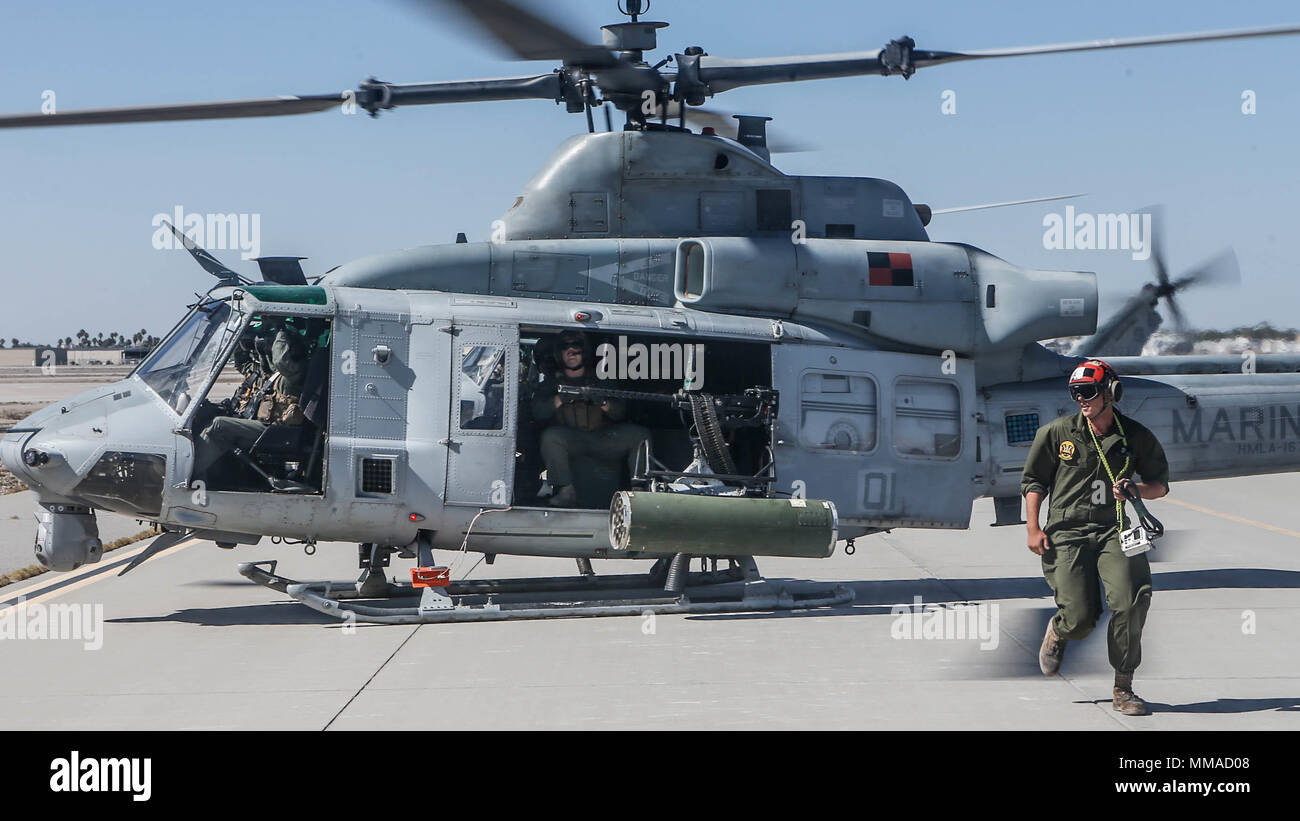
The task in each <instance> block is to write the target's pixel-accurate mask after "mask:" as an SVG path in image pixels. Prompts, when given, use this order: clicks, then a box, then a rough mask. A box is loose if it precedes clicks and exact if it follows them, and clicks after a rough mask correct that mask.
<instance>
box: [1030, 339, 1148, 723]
mask: <svg viewBox="0 0 1300 821" xmlns="http://www.w3.org/2000/svg"><path fill="white" fill-rule="evenodd" d="M1069 389H1070V395H1071V396H1072V397H1073V398H1074V399H1075V401H1076V402H1078V403H1079V413H1077V414H1070V415H1066V416H1062V417H1060V418H1058V419H1056V420H1054V421H1052V422H1050V423H1048V424H1046V425H1044V426H1043V427H1041V428H1039V429H1038V433H1037V434H1036V435H1035V436H1034V443H1033V445H1032V446H1031V447H1030V449H1029V456H1028V458H1027V459H1026V461H1025V471H1024V476H1023V478H1022V479H1021V485H1020V490H1021V493H1022V494H1023V495H1024V497H1025V508H1026V516H1025V518H1026V520H1027V525H1028V542H1029V550H1030V551H1031V552H1033V553H1035V554H1037V555H1038V556H1040V557H1042V567H1043V575H1044V576H1045V577H1046V579H1047V583H1048V584H1049V585H1050V586H1051V588H1052V591H1053V593H1055V595H1056V607H1057V611H1056V614H1055V615H1054V616H1053V617H1052V619H1051V621H1050V622H1048V624H1047V631H1046V633H1045V634H1044V636H1043V644H1042V648H1041V649H1040V651H1039V666H1040V667H1041V669H1042V671H1043V673H1044V674H1045V675H1053V674H1054V673H1056V671H1057V670H1058V669H1059V668H1060V665H1061V659H1062V658H1063V657H1064V655H1065V647H1066V643H1067V642H1070V641H1077V640H1079V639H1082V638H1084V637H1085V636H1087V635H1088V634H1089V633H1091V632H1092V629H1093V627H1095V626H1096V624H1097V620H1098V619H1099V618H1100V616H1101V589H1100V586H1101V585H1104V586H1105V593H1106V604H1107V605H1108V606H1109V607H1110V610H1111V618H1110V626H1109V628H1108V631H1107V649H1108V652H1109V656H1110V664H1111V666H1112V667H1114V668H1115V688H1114V691H1113V693H1112V704H1113V707H1114V709H1116V710H1118V711H1120V712H1122V713H1124V714H1125V715H1146V714H1147V713H1148V712H1149V711H1148V709H1147V706H1146V703H1145V702H1144V701H1142V699H1140V698H1138V697H1137V696H1136V695H1135V694H1134V693H1133V672H1134V671H1135V670H1136V669H1137V667H1138V665H1139V664H1140V663H1141V662H1142V628H1143V626H1144V625H1145V624H1146V618H1147V611H1148V609H1149V608H1150V606H1151V567H1150V565H1149V563H1148V561H1147V557H1146V555H1145V554H1141V555H1137V556H1132V557H1129V556H1125V555H1124V553H1123V551H1122V550H1121V548H1120V533H1121V532H1122V531H1123V530H1124V529H1125V523H1124V503H1123V501H1122V491H1121V488H1122V486H1124V485H1131V486H1132V487H1131V488H1129V489H1130V490H1134V491H1136V492H1137V493H1138V494H1139V495H1140V496H1141V497H1142V498H1143V499H1159V498H1160V497H1162V496H1164V495H1165V494H1167V493H1168V492H1169V463H1168V461H1167V460H1166V459H1165V453H1164V450H1163V448H1161V446H1160V442H1159V441H1157V440H1156V437H1155V435H1154V434H1152V433H1151V431H1150V430H1148V429H1147V428H1146V427H1144V426H1143V425H1141V424H1139V423H1138V422H1137V421H1135V420H1133V419H1131V418H1129V417H1127V416H1124V415H1123V414H1121V413H1120V412H1119V411H1118V410H1117V409H1116V408H1115V403H1116V402H1118V401H1119V400H1120V398H1121V397H1122V395H1123V386H1122V385H1121V384H1120V382H1119V377H1118V376H1117V375H1116V373H1115V371H1114V369H1113V368H1111V366H1110V365H1108V364H1107V363H1105V362H1102V361H1101V360H1096V359H1094V360H1089V361H1087V362H1085V363H1083V364H1082V365H1080V366H1079V367H1078V368H1076V369H1075V371H1074V373H1073V374H1072V375H1071V376H1070V383H1069ZM1135 474H1136V475H1139V476H1141V478H1142V481H1141V482H1134V481H1133V479H1132V477H1133V476H1134V475H1135ZM1049 494H1050V502H1049V504H1048V510H1047V522H1046V524H1044V525H1043V526H1042V527H1040V526H1039V510H1040V507H1041V506H1042V501H1043V498H1044V497H1045V496H1048V495H1049ZM1099 582H1100V584H1099Z"/></svg>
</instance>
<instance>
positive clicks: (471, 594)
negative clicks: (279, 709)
mask: <svg viewBox="0 0 1300 821" xmlns="http://www.w3.org/2000/svg"><path fill="white" fill-rule="evenodd" d="M684 559H686V557H684V556H682V557H674V558H673V559H672V560H669V559H661V560H660V561H658V562H656V563H655V565H654V567H653V568H652V569H651V571H650V573H649V574H641V573H636V574H624V575H615V576H594V575H580V576H555V577H547V578H537V579H481V580H462V581H455V582H452V583H451V584H450V585H449V586H447V587H426V588H415V587H412V586H411V585H409V584H393V583H386V584H385V588H384V589H382V590H381V589H380V588H379V585H377V584H376V583H375V579H374V578H373V577H370V578H365V577H363V580H362V581H358V582H299V581H295V580H294V579H290V578H287V577H285V576H280V575H278V574H276V572H275V569H276V562H275V561H264V562H245V563H242V564H240V565H239V573H240V575H242V576H243V577H244V578H246V579H248V580H249V581H253V582H256V583H257V584H260V585H262V586H264V587H269V588H271V589H272V590H276V591H278V592H281V593H284V594H286V595H288V596H290V597H292V598H293V599H295V600H297V601H299V602H301V603H302V604H305V605H307V606H308V607H310V608H312V609H313V610H316V611H318V612H321V613H324V614H325V615H328V616H333V617H335V618H338V619H341V620H343V621H347V622H366V623H372V624H443V623H447V622H464V621H506V620H514V619H553V618H583V617H595V616H641V615H645V614H647V613H655V614H671V613H743V612H755V611H775V610H806V609H810V608H816V607H835V606H838V605H843V604H848V603H850V602H852V601H853V591H852V590H850V589H848V588H846V587H844V586H843V585H835V586H834V587H828V586H825V585H822V586H818V587H816V588H807V586H806V585H800V584H798V583H795V585H791V584H788V583H786V582H773V581H769V580H767V579H763V578H762V577H760V576H759V575H758V568H757V566H756V565H755V564H754V560H753V559H752V558H748V557H747V558H745V559H743V560H741V561H739V562H736V561H732V562H731V563H730V565H731V566H730V567H729V568H728V569H726V570H708V571H698V572H687V571H686V570H685V568H686V567H687V566H688V561H683V560H684ZM796 586H797V587H803V588H805V589H796ZM362 599H364V600H370V601H374V600H383V601H386V602H394V603H396V602H399V601H400V600H402V599H411V600H412V603H413V604H414V606H393V605H385V606H376V605H373V604H360V603H356V602H357V600H362Z"/></svg>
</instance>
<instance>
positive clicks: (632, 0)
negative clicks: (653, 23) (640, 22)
mask: <svg viewBox="0 0 1300 821" xmlns="http://www.w3.org/2000/svg"><path fill="white" fill-rule="evenodd" d="M624 3H626V4H627V6H626V8H625V7H624ZM618 10H619V11H621V12H623V13H624V14H626V15H627V16H628V17H631V18H632V22H633V23H635V22H637V19H636V18H637V17H639V16H641V15H642V14H648V13H649V12H650V0H646V2H645V5H644V7H643V6H642V3H641V0H619V2H618Z"/></svg>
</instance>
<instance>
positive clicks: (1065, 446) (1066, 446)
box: [1059, 439, 1074, 462]
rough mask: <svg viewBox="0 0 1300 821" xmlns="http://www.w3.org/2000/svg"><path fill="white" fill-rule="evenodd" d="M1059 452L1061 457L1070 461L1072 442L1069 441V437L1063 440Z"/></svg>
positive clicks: (1072, 453)
mask: <svg viewBox="0 0 1300 821" xmlns="http://www.w3.org/2000/svg"><path fill="white" fill-rule="evenodd" d="M1059 453H1060V456H1061V459H1063V460H1065V461H1067V462H1068V461H1070V460H1071V459H1073V458H1074V443H1073V442H1071V441H1070V440H1069V439H1066V440H1065V441H1064V442H1062V443H1061V449H1060V451H1059Z"/></svg>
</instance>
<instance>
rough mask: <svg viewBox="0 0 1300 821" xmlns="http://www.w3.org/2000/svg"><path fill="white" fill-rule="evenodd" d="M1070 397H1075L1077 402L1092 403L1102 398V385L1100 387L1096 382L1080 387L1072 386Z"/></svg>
mask: <svg viewBox="0 0 1300 821" xmlns="http://www.w3.org/2000/svg"><path fill="white" fill-rule="evenodd" d="M1070 396H1072V397H1074V399H1075V401H1082V402H1090V401H1092V400H1093V399H1096V398H1097V397H1098V396H1101V385H1098V384H1097V383H1096V382H1085V383H1083V384H1080V385H1071V386H1070Z"/></svg>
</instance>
